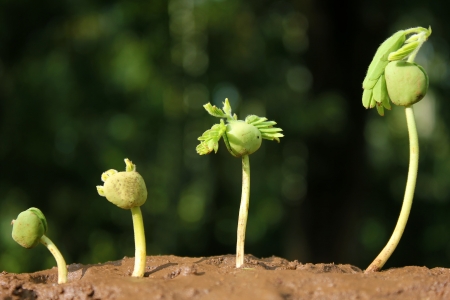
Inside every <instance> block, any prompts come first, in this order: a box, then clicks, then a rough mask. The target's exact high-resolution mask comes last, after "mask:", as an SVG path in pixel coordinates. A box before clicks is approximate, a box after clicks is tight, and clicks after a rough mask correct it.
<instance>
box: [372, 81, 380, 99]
mask: <svg viewBox="0 0 450 300" xmlns="http://www.w3.org/2000/svg"><path fill="white" fill-rule="evenodd" d="M381 82H382V80H381V76H380V78H379V79H378V81H377V84H375V86H374V87H373V92H372V97H373V99H375V101H376V102H377V103H381V93H382V89H381Z"/></svg>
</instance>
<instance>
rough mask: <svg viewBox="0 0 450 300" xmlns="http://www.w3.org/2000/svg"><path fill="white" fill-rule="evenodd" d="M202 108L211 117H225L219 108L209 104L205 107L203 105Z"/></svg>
mask: <svg viewBox="0 0 450 300" xmlns="http://www.w3.org/2000/svg"><path fill="white" fill-rule="evenodd" d="M203 107H204V108H205V110H206V111H207V112H208V113H209V114H210V115H211V116H213V117H217V118H226V117H227V115H226V114H225V113H224V112H223V111H222V110H221V109H220V108H218V107H217V106H215V105H211V103H206V104H205V105H203Z"/></svg>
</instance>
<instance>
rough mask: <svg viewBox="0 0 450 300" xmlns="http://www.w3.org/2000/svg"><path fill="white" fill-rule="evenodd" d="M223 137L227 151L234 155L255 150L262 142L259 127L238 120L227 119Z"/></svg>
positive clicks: (238, 155) (239, 155) (237, 155)
mask: <svg viewBox="0 0 450 300" xmlns="http://www.w3.org/2000/svg"><path fill="white" fill-rule="evenodd" d="M224 137H225V144H226V145H227V148H228V151H229V152H230V153H231V154H232V155H233V156H235V157H242V156H244V155H249V154H252V153H254V152H256V150H258V149H259V147H260V146H261V142H262V136H261V132H260V131H259V129H258V128H256V127H255V126H253V125H251V124H248V123H246V122H244V121H240V120H236V121H229V123H228V124H227V130H226V132H225V134H224Z"/></svg>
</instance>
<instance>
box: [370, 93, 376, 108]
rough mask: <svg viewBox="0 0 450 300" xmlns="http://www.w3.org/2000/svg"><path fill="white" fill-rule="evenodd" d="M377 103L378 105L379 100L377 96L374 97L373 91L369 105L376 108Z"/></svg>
mask: <svg viewBox="0 0 450 300" xmlns="http://www.w3.org/2000/svg"><path fill="white" fill-rule="evenodd" d="M375 105H377V101H375V98H374V97H373V92H372V97H370V105H369V108H374V107H375Z"/></svg>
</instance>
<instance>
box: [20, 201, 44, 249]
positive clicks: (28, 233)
mask: <svg viewBox="0 0 450 300" xmlns="http://www.w3.org/2000/svg"><path fill="white" fill-rule="evenodd" d="M12 225H13V230H12V238H13V239H14V240H15V241H16V242H17V243H18V244H19V245H21V246H22V247H24V248H27V249H29V248H33V247H35V246H36V245H37V244H39V242H40V240H41V237H42V236H43V235H44V234H45V233H46V232H47V220H46V219H45V216H44V214H43V213H42V212H41V211H40V210H39V209H38V208H35V207H31V208H29V209H27V210H26V211H23V212H21V213H20V214H19V215H18V216H17V219H16V220H13V222H12Z"/></svg>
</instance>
